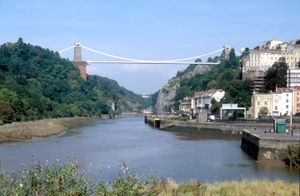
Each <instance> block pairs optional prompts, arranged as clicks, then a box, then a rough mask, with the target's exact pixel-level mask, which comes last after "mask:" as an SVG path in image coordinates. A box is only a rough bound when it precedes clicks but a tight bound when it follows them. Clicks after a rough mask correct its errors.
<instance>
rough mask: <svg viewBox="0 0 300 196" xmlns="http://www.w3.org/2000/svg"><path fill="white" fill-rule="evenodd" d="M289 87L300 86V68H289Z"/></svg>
mask: <svg viewBox="0 0 300 196" xmlns="http://www.w3.org/2000/svg"><path fill="white" fill-rule="evenodd" d="M286 75H287V87H296V86H300V69H288V70H287V74H286Z"/></svg>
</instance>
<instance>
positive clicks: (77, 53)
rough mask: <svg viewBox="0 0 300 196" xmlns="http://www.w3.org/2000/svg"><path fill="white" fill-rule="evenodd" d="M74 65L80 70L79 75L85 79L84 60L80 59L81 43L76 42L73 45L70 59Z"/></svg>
mask: <svg viewBox="0 0 300 196" xmlns="http://www.w3.org/2000/svg"><path fill="white" fill-rule="evenodd" d="M71 62H72V63H73V65H74V66H75V67H77V68H78V69H79V71H80V75H81V77H82V78H83V79H84V80H86V65H87V62H86V61H82V59H81V45H80V43H78V42H76V43H75V47H74V59H73V61H71Z"/></svg>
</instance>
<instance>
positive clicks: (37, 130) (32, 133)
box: [0, 116, 109, 144]
mask: <svg viewBox="0 0 300 196" xmlns="http://www.w3.org/2000/svg"><path fill="white" fill-rule="evenodd" d="M108 118H109V117H108V116H103V117H101V118H96V117H74V118H52V119H43V120H36V121H28V122H15V123H11V124H5V125H1V126H0V144H1V143H10V142H22V141H25V140H28V139H31V138H33V137H48V136H53V135H58V134H60V133H62V132H64V131H67V130H68V129H70V128H73V127H77V126H80V125H81V124H83V123H84V122H87V121H92V120H101V119H108Z"/></svg>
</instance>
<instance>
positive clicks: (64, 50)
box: [58, 45, 75, 53]
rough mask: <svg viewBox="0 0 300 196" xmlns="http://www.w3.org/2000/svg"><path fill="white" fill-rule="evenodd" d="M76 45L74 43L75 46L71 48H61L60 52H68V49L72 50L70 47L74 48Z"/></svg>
mask: <svg viewBox="0 0 300 196" xmlns="http://www.w3.org/2000/svg"><path fill="white" fill-rule="evenodd" d="M74 47H75V45H73V46H70V47H69V48H65V49H63V50H60V51H58V52H59V53H63V52H66V51H67V50H70V49H72V48H74Z"/></svg>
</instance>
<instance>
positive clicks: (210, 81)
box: [175, 49, 251, 112]
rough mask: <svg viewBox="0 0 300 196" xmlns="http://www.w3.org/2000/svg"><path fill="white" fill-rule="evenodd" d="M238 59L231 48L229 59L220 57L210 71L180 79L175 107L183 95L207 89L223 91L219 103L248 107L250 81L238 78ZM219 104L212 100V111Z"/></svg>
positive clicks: (249, 102)
mask: <svg viewBox="0 0 300 196" xmlns="http://www.w3.org/2000/svg"><path fill="white" fill-rule="evenodd" d="M214 59H215V61H216V60H219V58H217V57H216V58H214ZM238 60H239V59H238V58H237V57H236V56H235V52H234V50H233V49H232V50H231V52H230V54H229V60H225V59H221V63H220V65H217V66H214V67H212V69H211V70H210V71H207V72H205V73H204V74H197V75H195V76H194V77H191V78H185V79H182V80H181V81H180V88H178V89H177V91H176V96H175V108H177V109H178V106H179V100H182V99H183V98H184V97H185V96H193V95H194V93H195V92H196V91H203V90H209V89H223V90H224V91H225V96H224V98H223V99H222V100H221V103H238V104H239V106H240V107H249V106H250V105H251V91H250V90H251V82H250V81H249V80H244V81H243V80H241V79H240V72H241V70H240V68H239V63H238ZM210 61H213V59H210ZM220 106H221V104H220V103H217V102H214V103H213V107H212V109H213V112H217V111H219V109H218V108H219V107H220Z"/></svg>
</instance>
